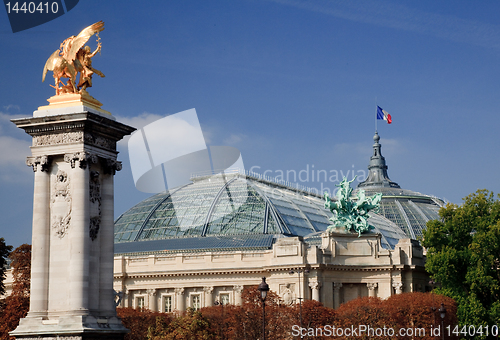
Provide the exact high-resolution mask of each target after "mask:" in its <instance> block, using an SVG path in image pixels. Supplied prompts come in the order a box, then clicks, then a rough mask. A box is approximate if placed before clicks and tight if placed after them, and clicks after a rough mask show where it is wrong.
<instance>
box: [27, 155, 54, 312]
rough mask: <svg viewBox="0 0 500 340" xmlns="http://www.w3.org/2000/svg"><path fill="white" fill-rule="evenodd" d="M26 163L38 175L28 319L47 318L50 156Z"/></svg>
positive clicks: (36, 176)
mask: <svg viewBox="0 0 500 340" xmlns="http://www.w3.org/2000/svg"><path fill="white" fill-rule="evenodd" d="M26 164H27V165H28V166H32V167H33V171H34V172H35V188H34V195H33V235H32V241H31V242H32V248H31V283H30V291H31V294H30V310H29V313H28V317H44V316H46V315H47V309H48V298H49V297H48V284H49V249H50V173H49V171H48V170H49V165H50V161H49V158H48V157H47V156H42V157H28V159H27V160H26Z"/></svg>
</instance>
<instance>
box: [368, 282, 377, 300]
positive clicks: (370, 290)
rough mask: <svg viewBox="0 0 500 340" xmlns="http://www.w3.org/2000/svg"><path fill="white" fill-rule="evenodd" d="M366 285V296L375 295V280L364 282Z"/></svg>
mask: <svg viewBox="0 0 500 340" xmlns="http://www.w3.org/2000/svg"><path fill="white" fill-rule="evenodd" d="M366 286H367V287H368V296H369V297H376V296H377V294H376V292H375V289H376V288H377V283H376V282H369V283H367V284H366Z"/></svg>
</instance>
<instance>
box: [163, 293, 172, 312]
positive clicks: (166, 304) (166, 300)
mask: <svg viewBox="0 0 500 340" xmlns="http://www.w3.org/2000/svg"><path fill="white" fill-rule="evenodd" d="M172 310H173V306H172V296H171V295H167V296H164V297H163V311H164V312H165V313H171V312H172Z"/></svg>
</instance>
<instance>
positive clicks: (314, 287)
mask: <svg viewBox="0 0 500 340" xmlns="http://www.w3.org/2000/svg"><path fill="white" fill-rule="evenodd" d="M309 287H310V288H311V291H312V299H313V300H314V301H318V302H319V289H320V288H321V282H319V281H311V282H309Z"/></svg>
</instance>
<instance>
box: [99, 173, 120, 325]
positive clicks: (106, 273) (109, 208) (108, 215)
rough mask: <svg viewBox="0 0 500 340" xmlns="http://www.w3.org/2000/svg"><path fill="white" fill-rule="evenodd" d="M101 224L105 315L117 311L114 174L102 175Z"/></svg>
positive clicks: (102, 282) (102, 283)
mask: <svg viewBox="0 0 500 340" xmlns="http://www.w3.org/2000/svg"><path fill="white" fill-rule="evenodd" d="M101 188H102V190H101V195H102V206H101V225H100V228H99V235H98V237H100V242H101V263H100V265H101V268H100V280H101V281H100V285H99V287H100V294H99V295H100V301H99V303H100V308H99V309H100V311H101V312H103V313H104V314H105V315H114V314H115V313H116V309H115V305H114V293H113V265H114V176H113V174H104V175H102V186H101Z"/></svg>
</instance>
